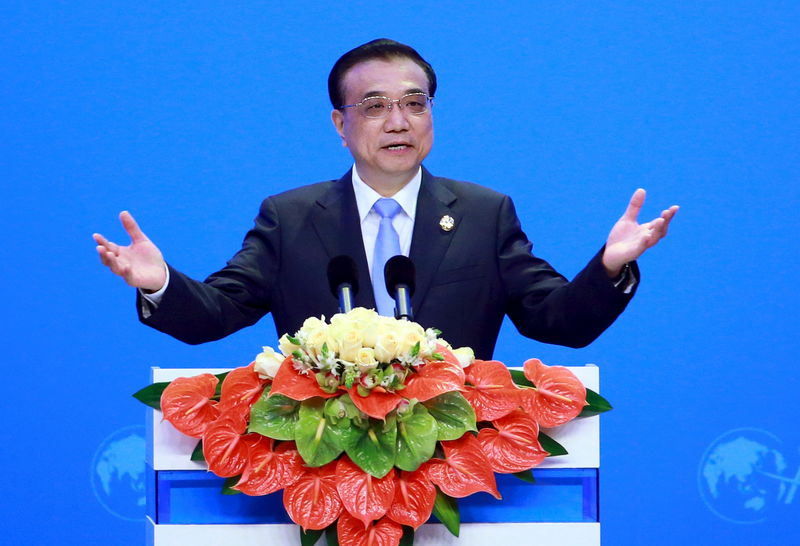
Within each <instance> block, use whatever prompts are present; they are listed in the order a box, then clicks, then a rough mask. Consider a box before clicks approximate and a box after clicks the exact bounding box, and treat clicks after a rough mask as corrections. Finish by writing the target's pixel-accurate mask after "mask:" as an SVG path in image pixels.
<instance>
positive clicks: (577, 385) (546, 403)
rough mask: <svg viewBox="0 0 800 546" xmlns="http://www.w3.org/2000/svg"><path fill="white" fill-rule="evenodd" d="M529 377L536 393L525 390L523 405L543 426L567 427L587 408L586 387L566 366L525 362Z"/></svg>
mask: <svg viewBox="0 0 800 546" xmlns="http://www.w3.org/2000/svg"><path fill="white" fill-rule="evenodd" d="M523 366H524V370H525V377H527V378H528V380H529V381H530V382H531V383H533V384H534V385H536V388H535V389H530V388H529V389H521V395H520V404H521V405H522V407H523V408H524V409H525V411H527V412H528V413H529V414H530V415H531V416H533V418H534V419H536V421H537V422H538V423H539V425H540V426H542V427H545V428H549V427H557V426H558V425H563V424H564V423H566V422H567V421H570V420H572V419H574V418H575V417H577V416H578V414H579V413H580V412H581V410H582V409H583V406H585V405H586V387H584V386H583V383H581V381H580V379H578V378H577V377H575V374H573V373H572V372H571V371H569V370H568V369H566V368H564V367H563V366H546V365H545V364H542V361H541V360H539V359H538V358H532V359H530V360H527V361H525V364H524V365H523Z"/></svg>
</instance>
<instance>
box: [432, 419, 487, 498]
mask: <svg viewBox="0 0 800 546" xmlns="http://www.w3.org/2000/svg"><path fill="white" fill-rule="evenodd" d="M442 447H443V448H444V456H445V458H444V460H442V459H431V460H430V461H429V463H428V467H427V470H426V473H427V474H428V478H429V479H430V480H431V481H432V482H433V483H434V484H436V485H438V486H439V489H441V490H442V492H443V493H445V494H447V495H450V496H451V497H457V498H461V497H467V496H469V495H472V494H473V493H477V492H478V491H486V492H487V493H489V494H491V495H493V496H494V497H495V498H498V499H499V498H501V497H500V493H499V492H498V491H497V483H496V482H495V480H494V472H492V465H491V463H490V462H489V459H488V458H487V457H486V454H485V453H484V452H483V450H482V449H481V444H480V442H478V439H477V438H476V437H475V436H473V435H472V434H471V433H469V432H468V433H466V434H464V436H462V437H461V438H459V439H458V440H453V441H452V442H442Z"/></svg>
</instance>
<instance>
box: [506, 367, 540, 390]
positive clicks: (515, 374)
mask: <svg viewBox="0 0 800 546" xmlns="http://www.w3.org/2000/svg"><path fill="white" fill-rule="evenodd" d="M508 371H509V372H511V379H513V380H514V383H516V384H517V385H519V386H521V387H533V386H535V385H534V384H533V383H531V382H530V381H528V378H527V377H525V372H523V371H522V370H508Z"/></svg>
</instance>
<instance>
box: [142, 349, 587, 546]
mask: <svg viewBox="0 0 800 546" xmlns="http://www.w3.org/2000/svg"><path fill="white" fill-rule="evenodd" d="M569 369H570V370H571V371H572V372H573V373H574V374H575V375H576V376H577V377H578V378H579V379H580V380H581V381H582V382H583V384H584V385H585V386H586V387H587V388H590V389H592V390H594V391H596V392H599V382H600V374H599V368H597V367H596V366H594V365H587V366H575V367H570V368H569ZM225 371H228V370H227V369H205V368H204V369H197V368H195V369H186V368H180V369H177V368H157V367H154V368H152V370H151V380H152V381H153V382H161V381H171V380H173V379H175V378H178V377H188V376H192V375H198V374H201V373H213V374H218V373H222V372H225ZM147 412H148V415H147V456H146V482H147V483H146V484H147V521H146V525H147V544H148V546H219V545H220V544H226V545H231V546H249V545H261V544H275V545H293V544H298V545H299V544H300V539H299V527H298V526H297V525H295V524H293V523H292V522H291V520H290V519H289V517H288V516H287V515H286V512H285V510H284V508H283V491H278V492H276V493H273V494H271V495H266V496H262V497H249V496H247V495H244V494H237V495H222V494H221V489H222V486H223V483H224V479H223V478H218V477H217V476H215V475H214V474H212V473H210V472H208V470H207V469H206V465H205V463H201V462H196V461H192V460H190V456H191V453H192V450H193V449H194V448H195V446H196V445H197V442H198V440H197V439H196V438H190V437H188V436H185V435H183V434H181V433H180V432H178V431H177V430H175V428H174V427H173V426H172V425H171V424H170V423H169V422H167V421H163V420H162V417H161V412H160V411H155V410H152V409H150V408H148V410H147ZM543 430H544V431H545V432H546V433H547V434H548V435H550V436H551V437H553V438H554V439H555V440H557V441H558V442H559V443H560V444H561V445H563V446H564V447H565V448H566V449H567V451H568V452H569V454H568V455H562V456H558V457H548V458H547V459H545V461H544V462H543V463H542V464H541V465H539V466H538V467H536V468H535V469H534V470H533V475H534V478H535V480H536V483H535V484H531V483H527V482H524V481H522V480H520V479H518V478H516V477H514V476H511V475H504V474H496V478H497V486H498V489H499V490H500V493H501V494H502V495H503V500H501V501H498V500H496V499H495V498H494V497H492V496H490V495H489V494H487V493H477V494H475V495H472V496H470V497H468V498H465V499H459V507H460V513H461V530H460V536H459V537H454V536H453V535H451V534H450V532H449V531H448V530H447V529H445V527H444V525H442V524H441V523H426V524H424V525H423V526H422V527H420V528H419V529H418V530H417V532H416V534H415V540H414V544H415V546H434V545H437V546H438V545H448V546H485V545H486V544H492V543H494V544H499V543H500V542H501V541H504V540H508V541H514V540H516V541H524V542H520V543H524V544H536V545H537V546H597V545H599V544H600V517H599V491H598V479H599V469H600V417H599V416H594V417H586V418H579V419H575V420H573V421H571V422H569V423H567V424H565V425H563V426H561V427H558V428H557V429H552V430H548V429H543ZM318 544H325V541H324V538H323V539H321V540H320V542H319V543H318Z"/></svg>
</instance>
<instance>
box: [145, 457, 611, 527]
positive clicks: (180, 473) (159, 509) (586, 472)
mask: <svg viewBox="0 0 800 546" xmlns="http://www.w3.org/2000/svg"><path fill="white" fill-rule="evenodd" d="M149 476H150V478H151V480H149V481H150V485H151V491H150V494H148V496H147V501H148V506H147V513H148V515H150V516H151V517H152V518H153V520H154V521H155V522H156V523H159V524H222V523H227V524H248V523H291V521H290V520H289V517H288V516H287V515H286V511H285V510H284V508H283V493H282V492H280V491H279V492H277V493H273V494H272V495H265V496H261V497H249V496H247V495H244V494H238V495H222V494H221V493H220V491H221V489H222V484H223V483H224V480H223V479H222V478H218V477H217V476H214V475H213V474H210V473H208V472H206V471H202V470H168V471H156V472H152V469H151V472H149ZM534 477H535V478H536V483H535V484H530V483H527V482H523V481H521V480H519V479H517V478H515V477H514V476H509V475H503V474H498V475H497V486H498V489H499V490H500V493H501V494H502V495H503V499H502V500H497V499H495V498H494V497H492V496H491V495H489V494H488V493H477V494H475V495H472V496H470V497H467V498H465V499H459V506H460V510H461V521H462V522H464V523H510V522H596V521H599V520H598V515H599V514H598V491H597V482H598V471H597V469H585V468H570V469H539V470H535V471H534Z"/></svg>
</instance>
